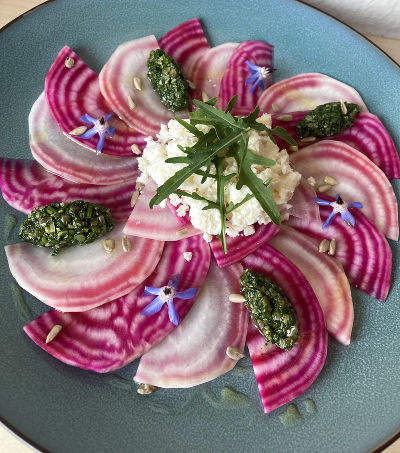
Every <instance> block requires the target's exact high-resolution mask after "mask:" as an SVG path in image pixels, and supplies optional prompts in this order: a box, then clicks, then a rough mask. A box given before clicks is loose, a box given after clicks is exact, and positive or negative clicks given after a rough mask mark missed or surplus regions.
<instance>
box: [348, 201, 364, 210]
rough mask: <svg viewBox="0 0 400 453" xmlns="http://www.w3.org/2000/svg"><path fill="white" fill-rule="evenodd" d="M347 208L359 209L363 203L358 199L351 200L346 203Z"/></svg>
mask: <svg viewBox="0 0 400 453" xmlns="http://www.w3.org/2000/svg"><path fill="white" fill-rule="evenodd" d="M347 206H348V207H349V208H359V209H361V208H362V207H363V204H362V203H360V202H359V201H352V202H351V203H349V204H348V205H347Z"/></svg>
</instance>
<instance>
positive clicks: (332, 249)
mask: <svg viewBox="0 0 400 453" xmlns="http://www.w3.org/2000/svg"><path fill="white" fill-rule="evenodd" d="M335 253H336V239H335V238H333V239H332V240H331V242H330V244H329V250H328V255H331V256H333V255H334V254H335Z"/></svg>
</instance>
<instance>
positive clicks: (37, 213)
mask: <svg viewBox="0 0 400 453" xmlns="http://www.w3.org/2000/svg"><path fill="white" fill-rule="evenodd" d="M113 226H114V219H113V217H112V215H111V213H110V210H109V209H108V208H105V207H104V206H100V205H98V204H93V203H89V202H87V201H82V200H76V201H73V202H71V203H51V204H48V205H47V206H44V207H43V206H39V207H38V208H36V209H34V210H33V211H32V212H31V213H30V214H29V215H28V217H27V218H26V219H25V220H24V221H23V223H22V224H21V227H20V230H19V237H20V238H21V239H22V240H23V241H25V242H30V243H31V244H33V245H39V246H42V247H52V248H53V249H54V250H53V253H52V255H53V256H55V255H58V254H59V253H60V250H61V249H62V248H63V247H67V246H76V245H84V244H89V243H90V242H93V241H94V240H95V239H97V238H98V237H100V236H102V235H103V234H105V233H107V232H108V231H111V230H112V228H113Z"/></svg>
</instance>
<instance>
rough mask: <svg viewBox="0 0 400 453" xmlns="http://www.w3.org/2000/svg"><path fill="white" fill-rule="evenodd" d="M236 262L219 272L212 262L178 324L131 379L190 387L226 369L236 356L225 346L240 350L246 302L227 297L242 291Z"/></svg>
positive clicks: (243, 333)
mask: <svg viewBox="0 0 400 453" xmlns="http://www.w3.org/2000/svg"><path fill="white" fill-rule="evenodd" d="M241 273H242V266H241V265H240V264H239V263H236V264H233V265H232V266H229V267H226V268H225V269H223V270H221V269H219V268H218V266H217V264H216V263H215V262H212V263H211V266H210V270H209V272H208V274H207V278H206V280H205V281H204V285H203V287H202V289H201V291H200V294H199V295H198V297H197V300H196V302H195V303H194V305H193V308H192V309H191V310H190V312H189V313H188V315H187V316H186V318H185V319H184V320H183V321H182V323H181V324H180V325H179V326H178V328H177V329H175V330H174V331H173V332H172V333H170V334H169V335H168V336H167V337H166V338H165V339H164V340H163V341H162V342H161V343H159V344H158V345H157V346H155V347H154V348H153V349H151V350H150V351H149V352H147V353H146V354H145V355H144V356H143V357H142V358H141V359H140V363H139V368H138V370H137V372H136V376H135V378H134V379H135V381H137V382H142V383H147V384H152V385H156V386H157V387H168V388H183V387H193V386H195V385H199V384H202V383H204V382H208V381H211V380H212V379H215V378H217V377H218V376H221V375H222V374H224V373H227V372H228V371H230V370H231V369H232V368H233V367H234V366H235V364H236V361H235V360H232V359H230V358H229V357H228V356H227V355H226V349H227V347H229V346H235V347H237V348H239V349H240V350H242V351H243V349H244V343H245V340H246V333H247V326H248V314H247V309H246V307H245V306H244V304H234V303H232V302H230V301H229V299H228V296H229V294H231V293H235V294H237V293H238V292H240V283H239V278H240V275H241Z"/></svg>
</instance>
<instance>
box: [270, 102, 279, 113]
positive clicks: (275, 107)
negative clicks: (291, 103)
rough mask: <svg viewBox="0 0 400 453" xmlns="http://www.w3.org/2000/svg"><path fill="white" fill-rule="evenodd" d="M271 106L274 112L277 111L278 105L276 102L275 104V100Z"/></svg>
mask: <svg viewBox="0 0 400 453" xmlns="http://www.w3.org/2000/svg"><path fill="white" fill-rule="evenodd" d="M271 107H272V110H273V111H274V112H279V106H278V104H275V102H274V103H273V104H272V105H271Z"/></svg>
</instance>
